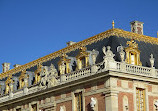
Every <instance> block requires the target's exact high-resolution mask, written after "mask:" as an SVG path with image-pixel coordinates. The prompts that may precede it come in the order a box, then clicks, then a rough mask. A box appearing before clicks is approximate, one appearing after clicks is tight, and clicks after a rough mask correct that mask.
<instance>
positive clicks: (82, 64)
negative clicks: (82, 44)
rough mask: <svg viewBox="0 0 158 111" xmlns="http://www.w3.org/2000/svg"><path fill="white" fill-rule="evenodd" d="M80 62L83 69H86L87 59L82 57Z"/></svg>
mask: <svg viewBox="0 0 158 111" xmlns="http://www.w3.org/2000/svg"><path fill="white" fill-rule="evenodd" d="M80 61H81V68H85V67H86V59H85V57H82V58H81V59H80Z"/></svg>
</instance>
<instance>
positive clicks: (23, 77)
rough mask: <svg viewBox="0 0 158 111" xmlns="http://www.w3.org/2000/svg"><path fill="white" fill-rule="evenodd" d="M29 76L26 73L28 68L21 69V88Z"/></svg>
mask: <svg viewBox="0 0 158 111" xmlns="http://www.w3.org/2000/svg"><path fill="white" fill-rule="evenodd" d="M25 78H28V75H26V70H23V71H21V75H20V77H19V89H21V88H23V87H24V85H25V82H24V79H25ZM27 86H28V84H27Z"/></svg>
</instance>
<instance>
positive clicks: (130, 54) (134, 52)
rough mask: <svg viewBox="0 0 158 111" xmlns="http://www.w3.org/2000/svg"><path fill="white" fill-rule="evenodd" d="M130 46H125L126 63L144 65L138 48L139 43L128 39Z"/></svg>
mask: <svg viewBox="0 0 158 111" xmlns="http://www.w3.org/2000/svg"><path fill="white" fill-rule="evenodd" d="M127 45H128V47H126V48H125V52H126V60H125V61H126V63H128V64H133V65H140V66H141V65H142V63H141V61H140V50H139V49H138V44H137V43H136V42H135V41H134V40H131V41H127Z"/></svg>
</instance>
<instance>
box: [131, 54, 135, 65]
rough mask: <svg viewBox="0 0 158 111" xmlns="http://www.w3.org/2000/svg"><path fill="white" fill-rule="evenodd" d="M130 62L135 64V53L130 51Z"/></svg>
mask: <svg viewBox="0 0 158 111" xmlns="http://www.w3.org/2000/svg"><path fill="white" fill-rule="evenodd" d="M130 64H133V65H136V64H137V63H136V55H135V54H134V53H130Z"/></svg>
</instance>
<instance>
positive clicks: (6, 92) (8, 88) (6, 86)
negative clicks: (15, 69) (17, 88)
mask: <svg viewBox="0 0 158 111" xmlns="http://www.w3.org/2000/svg"><path fill="white" fill-rule="evenodd" d="M13 82H14V81H13V80H12V75H9V76H8V77H7V80H6V81H5V94H8V93H9V90H10V86H9V85H10V83H13ZM11 90H12V91H13V89H11Z"/></svg>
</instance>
